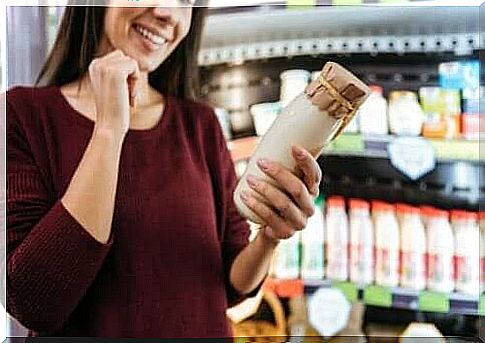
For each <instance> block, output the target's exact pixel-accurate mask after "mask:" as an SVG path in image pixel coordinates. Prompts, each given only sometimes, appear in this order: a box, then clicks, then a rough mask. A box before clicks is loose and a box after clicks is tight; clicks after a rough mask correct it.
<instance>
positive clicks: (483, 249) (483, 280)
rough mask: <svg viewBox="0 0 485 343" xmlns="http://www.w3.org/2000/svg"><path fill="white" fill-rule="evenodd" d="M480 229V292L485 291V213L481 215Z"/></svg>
mask: <svg viewBox="0 0 485 343" xmlns="http://www.w3.org/2000/svg"><path fill="white" fill-rule="evenodd" d="M478 215H479V219H480V221H479V228H480V291H481V292H484V291H485V212H480V213H479V214H478Z"/></svg>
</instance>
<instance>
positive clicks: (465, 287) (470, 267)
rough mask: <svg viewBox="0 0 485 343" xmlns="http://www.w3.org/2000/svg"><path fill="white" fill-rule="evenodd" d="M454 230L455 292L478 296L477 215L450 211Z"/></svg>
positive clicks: (478, 249)
mask: <svg viewBox="0 0 485 343" xmlns="http://www.w3.org/2000/svg"><path fill="white" fill-rule="evenodd" d="M451 222H452V225H453V228H454V230H455V260H456V265H455V276H456V290H457V291H458V292H461V293H466V294H469V295H478V294H480V232H479V228H478V223H477V214H476V213H473V212H467V211H452V212H451Z"/></svg>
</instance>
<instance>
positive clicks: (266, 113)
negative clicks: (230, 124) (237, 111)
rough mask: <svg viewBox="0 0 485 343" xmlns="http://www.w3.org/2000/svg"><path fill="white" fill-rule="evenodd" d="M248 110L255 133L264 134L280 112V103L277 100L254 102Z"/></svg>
mask: <svg viewBox="0 0 485 343" xmlns="http://www.w3.org/2000/svg"><path fill="white" fill-rule="evenodd" d="M249 111H250V112H251V115H252V117H253V123H254V128H255V130H256V135H258V136H264V134H265V133H266V132H267V131H268V130H269V128H270V127H271V125H273V123H274V121H275V120H276V117H277V116H278V114H279V113H280V111H281V105H280V103H279V102H270V103H262V104H256V105H253V106H251V107H250V109H249Z"/></svg>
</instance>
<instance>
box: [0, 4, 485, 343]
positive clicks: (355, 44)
mask: <svg viewBox="0 0 485 343" xmlns="http://www.w3.org/2000/svg"><path fill="white" fill-rule="evenodd" d="M66 2H67V1H57V0H53V1H45V2H42V3H41V4H43V5H47V6H24V7H19V6H17V7H15V6H8V7H6V6H5V5H3V6H2V7H0V10H2V11H3V13H5V14H6V19H7V20H6V25H4V23H2V25H1V29H2V32H1V33H0V38H1V39H0V56H1V61H2V64H1V84H0V88H1V90H2V91H4V90H6V89H8V88H10V87H12V86H15V85H20V84H27V85H31V84H32V83H33V82H34V80H35V78H36V76H37V74H38V72H39V70H40V67H41V65H42V63H43V61H44V59H45V57H46V54H47V53H48V51H49V49H50V47H51V46H52V43H53V40H54V38H55V35H56V30H57V27H58V23H59V20H60V18H61V15H62V12H63V9H64V6H65V5H66ZM210 4H211V8H210V10H209V17H208V19H207V24H206V29H205V33H204V37H203V44H202V51H201V54H200V56H199V64H200V72H201V75H202V88H201V93H202V100H204V101H206V102H209V103H210V104H211V105H212V106H214V107H215V108H216V114H217V115H218V118H219V120H220V123H221V126H222V128H223V130H224V133H225V135H226V138H227V141H228V144H229V148H230V150H231V153H232V155H233V159H234V163H235V167H236V172H237V174H238V176H240V175H242V173H243V172H244V169H245V167H246V165H247V162H248V158H249V157H250V156H251V154H252V152H253V151H254V149H255V147H256V145H257V143H258V142H259V140H260V137H261V136H262V135H264V133H265V132H266V131H267V130H268V129H269V128H270V126H271V124H272V123H273V121H274V120H275V119H276V118H277V117H278V115H279V113H280V112H281V110H282V109H283V108H284V106H285V105H286V104H288V103H289V102H290V101H291V100H292V99H293V98H294V97H295V96H296V95H298V94H299V93H300V92H301V91H303V90H304V88H305V87H306V85H307V84H308V83H309V82H310V81H311V80H312V79H316V78H318V76H319V71H320V70H321V68H322V67H323V65H324V63H325V62H327V61H330V60H331V61H335V62H338V63H340V64H342V65H343V66H345V67H347V68H348V69H349V70H351V71H352V72H353V73H355V74H356V75H357V76H358V77H360V78H361V79H362V80H363V81H365V82H366V83H367V84H369V85H371V86H372V91H373V93H372V96H371V97H370V98H369V100H368V101H367V102H366V104H365V105H364V106H363V108H362V109H361V110H360V111H359V112H358V114H357V115H356V117H355V119H354V120H353V122H352V123H351V124H350V125H349V126H348V128H347V129H346V130H345V132H344V134H343V135H342V136H340V137H339V138H338V139H337V140H335V141H333V142H332V143H331V144H330V145H329V146H328V147H327V148H326V150H325V153H324V156H323V157H321V158H320V159H319V163H320V165H321V167H322V169H323V171H324V178H323V181H322V184H321V193H322V196H321V197H320V198H319V199H317V201H316V206H317V209H318V210H317V213H316V214H315V216H314V217H313V218H312V219H311V220H310V222H309V224H308V228H307V229H306V230H305V231H304V233H303V234H301V235H296V236H294V238H292V239H291V240H288V241H285V242H283V243H282V244H281V245H280V246H279V247H278V251H277V253H276V255H275V257H274V260H273V265H272V270H271V277H270V278H269V279H268V280H267V282H266V283H265V285H264V287H263V290H262V291H261V292H260V294H259V295H258V296H257V297H255V298H254V299H249V300H248V301H246V302H245V303H243V304H242V305H241V306H238V307H236V308H233V309H230V310H229V311H228V316H229V318H230V320H231V322H232V324H233V327H234V330H235V331H236V333H240V334H241V335H243V336H257V335H258V334H259V335H265V334H268V335H280V336H281V337H280V338H281V340H282V341H284V340H285V339H288V340H291V341H301V342H303V341H312V342H320V341H322V342H323V341H342V340H343V341H345V337H343V336H353V337H350V338H349V337H347V341H348V342H355V341H363V342H365V341H369V342H388V341H389V342H395V341H397V338H396V337H400V336H401V339H402V341H405V340H404V337H405V336H413V335H414V336H420V337H435V339H436V341H437V342H438V341H440V342H441V341H445V340H441V338H439V337H441V336H458V337H465V338H467V339H466V340H468V341H475V340H476V339H477V338H476V337H478V336H479V335H481V332H480V331H481V330H480V329H481V328H482V325H480V324H481V323H480V322H481V318H482V317H481V315H485V297H484V296H483V295H482V290H484V289H485V288H484V287H485V273H484V272H485V244H484V243H483V242H485V226H484V223H485V216H484V214H483V212H481V211H480V204H482V203H483V200H484V199H485V198H484V195H485V188H484V186H483V179H484V173H483V171H484V165H485V164H484V160H485V157H484V156H483V155H482V154H481V153H480V149H479V147H480V134H481V132H483V131H485V129H484V127H483V125H482V122H483V121H482V120H481V119H482V118H483V117H482V115H483V112H484V108H485V107H484V106H483V104H484V102H483V100H484V86H485V82H484V71H483V68H481V61H482V60H483V57H484V55H483V51H484V50H483V49H484V46H485V35H484V34H483V29H484V26H485V20H483V18H481V20H480V16H481V15H482V16H483V15H484V13H485V12H484V11H485V9H484V5H482V4H481V1H461V2H459V4H458V2H457V1H418V0H415V1H402V0H385V1H384V0H381V1H379V0H372V1H368V0H323V1H322V0H318V1H317V0H307V1H301V0H300V1H299V0H287V1H286V2H281V1H278V2H276V1H259V2H256V1H252V2H251V1H246V2H244V1H241V2H239V3H238V6H228V5H225V4H223V2H222V1H212V2H210ZM457 5H460V6H457ZM480 5H481V6H480ZM2 18H5V16H3V15H2ZM5 26H6V30H5ZM480 33H482V34H480ZM6 47H8V49H6ZM7 66H8V67H7ZM410 256H411V257H410ZM440 259H441V260H446V261H449V263H448V267H446V263H440V262H439V261H440ZM437 261H438V262H437ZM23 334H25V329H24V328H22V327H21V326H20V325H19V324H18V323H16V322H15V321H14V320H12V321H11V325H10V335H11V336H21V335H23ZM337 336H340V337H337ZM356 336H359V337H360V338H357V337H356ZM484 336H485V335H483V334H482V337H484ZM310 337H311V338H310ZM465 338H464V339H462V341H463V340H465ZM448 341H453V342H455V341H460V340H459V339H458V338H454V339H450V338H448ZM426 342H428V340H426Z"/></svg>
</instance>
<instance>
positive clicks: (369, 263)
mask: <svg viewBox="0 0 485 343" xmlns="http://www.w3.org/2000/svg"><path fill="white" fill-rule="evenodd" d="M373 256H374V249H373V247H372V246H370V245H368V244H367V245H363V244H353V245H351V247H350V261H351V262H350V263H351V265H350V272H351V278H352V279H353V280H354V281H356V282H370V281H371V280H372V273H373V271H374V263H373Z"/></svg>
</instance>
